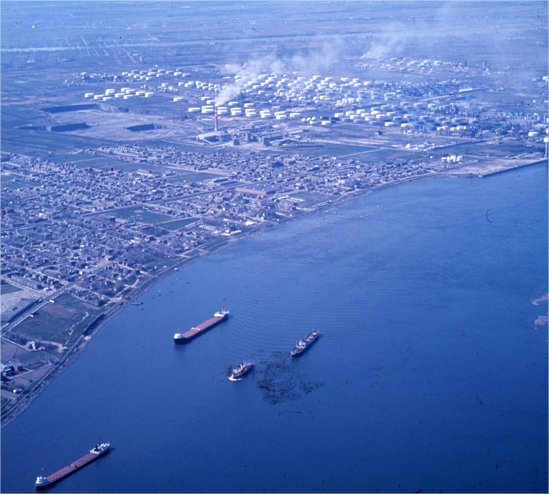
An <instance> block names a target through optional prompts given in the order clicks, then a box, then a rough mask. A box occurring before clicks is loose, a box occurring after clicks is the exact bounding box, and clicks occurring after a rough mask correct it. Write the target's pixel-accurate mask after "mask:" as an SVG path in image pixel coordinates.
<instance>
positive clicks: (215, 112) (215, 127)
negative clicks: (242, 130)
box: [214, 106, 218, 132]
mask: <svg viewBox="0 0 549 494" xmlns="http://www.w3.org/2000/svg"><path fill="white" fill-rule="evenodd" d="M214 121H215V124H214V131H215V132H217V131H218V126H217V106H216V107H215V110H214Z"/></svg>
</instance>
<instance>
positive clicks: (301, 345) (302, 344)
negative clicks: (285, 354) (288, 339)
mask: <svg viewBox="0 0 549 494" xmlns="http://www.w3.org/2000/svg"><path fill="white" fill-rule="evenodd" d="M319 334H320V331H318V330H316V329H313V331H312V332H311V333H310V334H308V335H307V336H306V337H305V338H303V339H302V340H299V341H298V342H297V343H296V345H295V348H294V349H293V350H292V351H291V352H290V355H291V356H292V357H298V356H299V355H301V354H302V353H303V352H304V351H305V350H307V348H309V347H310V346H311V345H312V344H313V342H314V341H315V340H316V339H317V338H318V335H319Z"/></svg>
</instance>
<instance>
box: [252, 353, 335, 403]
mask: <svg viewBox="0 0 549 494" xmlns="http://www.w3.org/2000/svg"><path fill="white" fill-rule="evenodd" d="M292 364H293V363H292V358H291V357H290V355H289V354H288V353H285V352H273V353H272V355H271V358H270V359H268V360H267V359H265V360H262V361H260V362H259V366H258V367H259V368H258V369H257V370H256V371H255V372H254V381H255V383H256V384H257V387H258V388H259V389H260V391H261V393H262V394H263V399H264V400H265V401H267V402H268V403H270V404H271V405H275V404H277V403H283V402H284V401H289V400H291V401H293V400H297V399H299V398H301V397H302V396H303V395H305V394H308V393H310V392H311V391H313V390H314V389H318V388H320V387H322V386H324V383H323V382H311V381H309V380H308V379H307V376H306V374H298V373H297V371H296V370H295V366H294V365H292Z"/></svg>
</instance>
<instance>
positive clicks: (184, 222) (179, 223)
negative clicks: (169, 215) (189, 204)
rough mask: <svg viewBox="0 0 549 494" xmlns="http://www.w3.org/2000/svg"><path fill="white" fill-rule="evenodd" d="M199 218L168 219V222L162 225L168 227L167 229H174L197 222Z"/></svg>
mask: <svg viewBox="0 0 549 494" xmlns="http://www.w3.org/2000/svg"><path fill="white" fill-rule="evenodd" d="M197 219H198V218H185V219H183V220H175V221H168V222H167V223H162V225H160V226H162V228H166V229H167V230H171V231H174V230H179V228H183V227H184V226H186V225H189V224H190V223H193V222H195V221H196V220H197Z"/></svg>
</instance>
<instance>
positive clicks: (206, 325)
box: [173, 313, 228, 344]
mask: <svg viewBox="0 0 549 494" xmlns="http://www.w3.org/2000/svg"><path fill="white" fill-rule="evenodd" d="M227 317H228V313H226V314H224V315H223V316H214V317H212V318H210V319H208V320H207V321H204V322H203V323H201V324H199V325H198V326H196V327H194V328H191V329H189V331H187V332H186V333H183V334H181V333H176V334H175V335H174V337H173V341H174V343H176V344H185V343H189V342H191V341H192V340H194V339H195V338H196V337H197V336H199V335H201V334H203V333H205V332H206V331H209V330H210V329H212V328H213V327H215V326H217V325H218V324H219V323H221V322H223V321H225V320H226V319H227Z"/></svg>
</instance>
